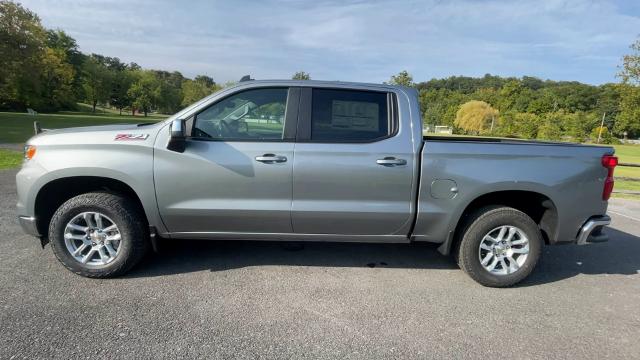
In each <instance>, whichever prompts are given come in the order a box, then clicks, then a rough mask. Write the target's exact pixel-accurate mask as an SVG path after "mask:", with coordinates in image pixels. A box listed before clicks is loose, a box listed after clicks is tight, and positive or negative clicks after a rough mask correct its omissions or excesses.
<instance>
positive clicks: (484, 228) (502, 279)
mask: <svg viewBox="0 0 640 360" xmlns="http://www.w3.org/2000/svg"><path fill="white" fill-rule="evenodd" d="M461 236H462V238H461V240H460V243H459V246H458V251H457V253H455V255H456V260H457V262H458V265H459V266H460V268H461V269H462V270H464V271H465V272H466V273H467V274H469V276H471V278H473V279H474V280H475V281H477V282H478V283H480V284H482V285H484V286H491V287H508V286H512V285H515V284H517V283H518V282H520V281H522V280H524V279H525V278H526V277H527V276H529V274H531V272H532V271H533V269H534V268H535V266H536V264H537V262H538V259H539V258H540V254H541V251H542V241H543V240H542V236H541V234H540V230H539V229H538V226H537V225H536V223H535V222H534V221H533V220H532V219H531V218H530V217H529V216H528V215H527V214H525V213H523V212H521V211H519V210H516V209H514V208H510V207H497V206H491V207H485V208H482V209H479V210H478V211H477V212H475V213H474V214H473V215H472V216H471V217H470V218H469V220H468V221H467V223H466V226H465V227H464V229H463V231H462V233H461Z"/></svg>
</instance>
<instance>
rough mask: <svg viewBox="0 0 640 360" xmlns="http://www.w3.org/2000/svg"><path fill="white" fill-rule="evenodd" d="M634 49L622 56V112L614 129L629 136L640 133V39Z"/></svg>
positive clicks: (633, 46)
mask: <svg viewBox="0 0 640 360" xmlns="http://www.w3.org/2000/svg"><path fill="white" fill-rule="evenodd" d="M631 50H632V51H633V52H632V53H631V54H629V55H625V56H624V57H623V58H622V70H621V71H620V73H619V74H618V75H619V76H620V77H621V78H622V84H621V85H620V88H619V89H620V113H619V114H618V116H617V118H616V125H615V127H614V130H615V132H616V133H618V134H621V133H623V132H625V131H626V132H627V135H628V136H632V137H633V136H638V135H640V39H638V40H636V42H634V43H633V44H632V45H631Z"/></svg>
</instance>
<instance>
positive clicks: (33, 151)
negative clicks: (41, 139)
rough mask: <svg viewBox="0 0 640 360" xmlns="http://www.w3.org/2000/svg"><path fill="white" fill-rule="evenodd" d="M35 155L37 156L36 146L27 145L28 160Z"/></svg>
mask: <svg viewBox="0 0 640 360" xmlns="http://www.w3.org/2000/svg"><path fill="white" fill-rule="evenodd" d="M34 156H36V147H35V146H33V145H25V146H24V158H25V159H27V160H31V159H33V157H34Z"/></svg>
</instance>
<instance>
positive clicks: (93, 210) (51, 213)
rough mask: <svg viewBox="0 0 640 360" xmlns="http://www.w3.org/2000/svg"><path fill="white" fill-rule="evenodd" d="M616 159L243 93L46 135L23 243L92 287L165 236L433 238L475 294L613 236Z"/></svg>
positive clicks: (23, 209) (315, 97) (302, 86)
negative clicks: (135, 121)
mask: <svg viewBox="0 0 640 360" xmlns="http://www.w3.org/2000/svg"><path fill="white" fill-rule="evenodd" d="M613 153H614V150H613V149H612V148H611V147H601V146H585V145H579V144H560V143H546V142H532V141H517V140H503V139H488V138H467V137H449V138H445V137H439V136H438V137H424V136H423V132H422V121H421V116H420V107H419V104H418V94H417V93H416V91H415V90H413V89H408V88H404V87H398V86H390V85H380V84H355V83H343V82H318V81H243V82H240V83H239V84H238V85H237V86H235V87H232V88H228V89H225V90H222V91H220V92H218V93H216V94H213V95H211V96H209V97H207V98H205V99H203V100H201V101H199V102H198V103H196V104H193V105H192V106H189V107H188V108H186V109H184V110H182V111H181V112H179V113H178V114H176V115H174V116H173V117H171V118H169V119H167V120H166V121H161V122H159V123H155V124H140V125H114V126H96V127H84V128H75V129H61V130H52V131H45V132H43V133H40V134H38V135H37V136H35V137H33V138H31V139H30V140H29V141H28V143H27V144H26V146H25V161H24V165H23V166H22V169H21V170H20V172H19V173H18V174H17V176H16V180H17V187H18V198H19V200H18V205H17V208H18V215H19V221H20V224H21V225H22V228H23V229H24V231H25V232H27V233H29V234H31V235H34V236H36V237H39V238H40V240H41V242H42V244H43V246H44V244H46V243H47V242H50V243H51V247H52V249H53V252H54V253H55V255H56V256H57V258H58V259H59V260H60V262H61V263H62V264H64V266H66V267H67V268H68V269H69V270H71V271H73V272H74V273H77V274H80V275H83V276H88V277H100V278H102V277H112V276H117V275H121V274H124V273H125V272H126V271H128V270H129V269H131V267H133V266H134V265H135V264H136V263H137V262H138V261H139V260H140V259H141V258H142V257H143V256H144V254H145V253H146V252H147V251H148V250H149V249H151V248H152V247H154V246H155V244H156V240H157V239H158V238H166V239H171V240H180V239H203V240H208V239H224V240H245V239H250V240H282V241H358V242H374V243H375V242H378V243H390V242H394V243H410V242H431V243H437V244H439V247H438V250H439V251H440V252H441V253H442V254H452V255H453V256H454V257H455V259H456V261H457V263H458V264H459V265H460V267H461V268H462V269H463V270H464V271H465V272H467V273H468V274H469V275H470V276H471V277H472V278H473V279H474V280H476V281H477V282H479V283H481V284H483V285H486V286H493V287H505V286H510V285H513V284H516V283H518V282H519V281H521V280H523V279H524V278H525V277H527V276H528V275H529V274H530V273H531V271H532V270H533V268H534V267H535V265H536V263H537V262H538V260H539V258H540V255H541V249H542V247H543V246H544V245H553V244H559V243H577V244H587V243H591V242H602V241H606V240H607V235H606V234H605V233H603V232H602V228H603V227H604V226H605V225H608V224H609V223H610V218H609V217H608V216H607V215H606V212H607V200H608V198H609V196H610V194H611V191H612V188H613V169H614V167H615V166H616V164H617V158H616V157H615V156H613Z"/></svg>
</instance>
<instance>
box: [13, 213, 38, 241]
mask: <svg viewBox="0 0 640 360" xmlns="http://www.w3.org/2000/svg"><path fill="white" fill-rule="evenodd" d="M18 222H19V223H20V227H22V231H24V232H25V233H27V234H29V235H32V236H35V237H37V238H40V237H42V235H40V232H39V231H38V221H37V220H36V218H35V217H33V216H19V217H18Z"/></svg>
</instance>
